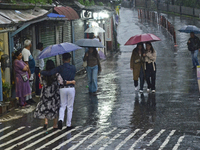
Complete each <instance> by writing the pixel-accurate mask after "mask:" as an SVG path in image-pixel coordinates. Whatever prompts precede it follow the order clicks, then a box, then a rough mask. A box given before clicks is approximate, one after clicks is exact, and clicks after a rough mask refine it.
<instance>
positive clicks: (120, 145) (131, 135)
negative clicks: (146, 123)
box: [115, 129, 140, 150]
mask: <svg viewBox="0 0 200 150" xmlns="http://www.w3.org/2000/svg"><path fill="white" fill-rule="evenodd" d="M138 131H140V129H136V130H135V131H134V132H133V133H131V134H130V135H129V136H128V137H126V138H125V140H124V141H122V142H121V143H119V144H118V145H117V147H116V148H115V150H119V149H120V148H121V147H122V146H123V145H124V144H125V143H126V142H127V141H128V140H130V139H131V138H132V137H133V136H134V135H135V134H136V133H137V132H138Z"/></svg>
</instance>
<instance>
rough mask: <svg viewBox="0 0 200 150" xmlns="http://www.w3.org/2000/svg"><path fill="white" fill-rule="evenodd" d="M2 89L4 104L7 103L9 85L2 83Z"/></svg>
mask: <svg viewBox="0 0 200 150" xmlns="http://www.w3.org/2000/svg"><path fill="white" fill-rule="evenodd" d="M2 87H3V100H4V102H9V94H10V89H11V85H10V84H9V83H7V82H3V83H2Z"/></svg>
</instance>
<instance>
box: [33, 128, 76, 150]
mask: <svg viewBox="0 0 200 150" xmlns="http://www.w3.org/2000/svg"><path fill="white" fill-rule="evenodd" d="M78 128H80V127H79V126H78V127H76V128H74V129H72V130H69V131H67V132H65V133H64V134H61V135H59V136H58V137H56V138H54V139H53V140H51V141H49V142H48V143H46V144H44V145H42V146H41V147H39V148H37V149H36V150H40V149H43V148H45V147H46V146H48V145H50V144H52V143H54V142H55V141H57V140H59V139H61V138H63V137H65V136H66V135H67V134H69V133H71V132H73V131H75V130H77V129H78Z"/></svg>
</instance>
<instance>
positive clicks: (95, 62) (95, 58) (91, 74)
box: [83, 47, 101, 94]
mask: <svg viewBox="0 0 200 150" xmlns="http://www.w3.org/2000/svg"><path fill="white" fill-rule="evenodd" d="M83 61H87V76H88V86H89V93H90V94H92V93H93V94H96V92H97V89H98V86H97V75H98V73H99V72H101V65H100V58H99V54H98V53H97V50H96V48H95V47H90V48H89V50H88V52H86V53H85V56H84V58H83Z"/></svg>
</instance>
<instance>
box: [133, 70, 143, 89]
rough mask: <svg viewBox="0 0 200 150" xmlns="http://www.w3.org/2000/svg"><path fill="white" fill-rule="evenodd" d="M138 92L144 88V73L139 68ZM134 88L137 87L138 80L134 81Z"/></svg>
mask: <svg viewBox="0 0 200 150" xmlns="http://www.w3.org/2000/svg"><path fill="white" fill-rule="evenodd" d="M139 78H140V90H143V87H144V71H143V68H142V67H141V69H140V76H139ZM134 86H135V87H137V86H138V80H134Z"/></svg>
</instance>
